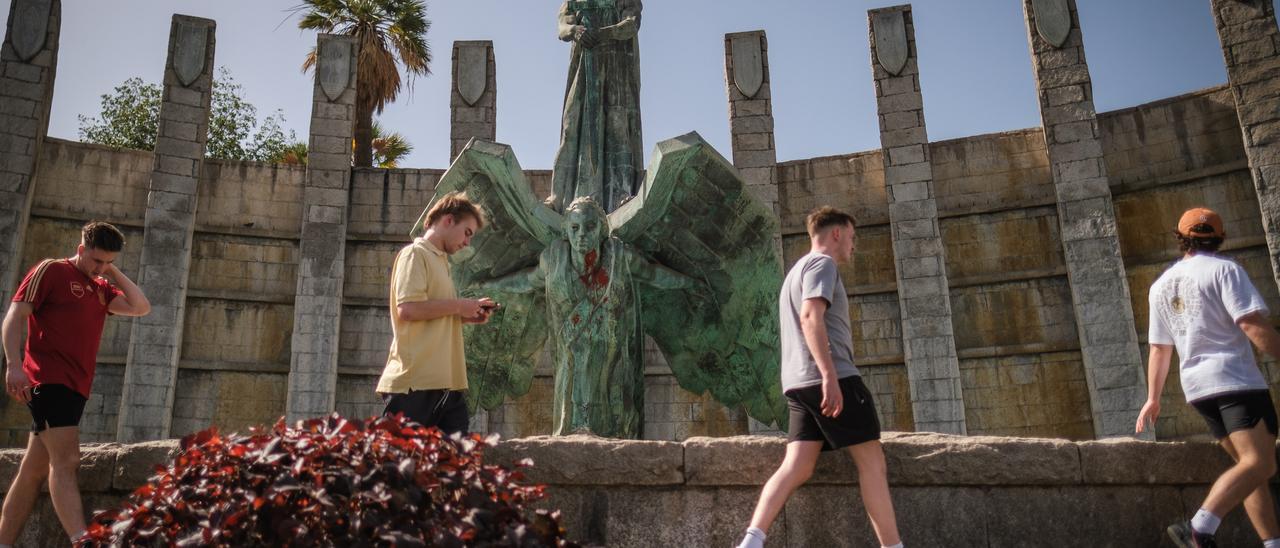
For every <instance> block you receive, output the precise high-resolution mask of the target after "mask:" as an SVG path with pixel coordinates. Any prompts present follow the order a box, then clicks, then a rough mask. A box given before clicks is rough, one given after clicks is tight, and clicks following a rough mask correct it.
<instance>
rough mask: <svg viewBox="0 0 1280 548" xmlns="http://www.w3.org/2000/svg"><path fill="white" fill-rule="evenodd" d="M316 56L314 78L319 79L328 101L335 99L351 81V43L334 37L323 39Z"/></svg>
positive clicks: (321, 89)
mask: <svg viewBox="0 0 1280 548" xmlns="http://www.w3.org/2000/svg"><path fill="white" fill-rule="evenodd" d="M316 57H317V58H318V59H316V79H317V80H319V81H320V91H323V92H324V95H325V97H328V98H329V100H330V101H337V100H338V97H341V96H342V92H344V91H346V90H347V84H348V83H350V81H351V43H350V42H348V41H346V40H342V39H336V38H330V39H328V40H324V41H322V42H321V43H320V48H319V51H317V52H316Z"/></svg>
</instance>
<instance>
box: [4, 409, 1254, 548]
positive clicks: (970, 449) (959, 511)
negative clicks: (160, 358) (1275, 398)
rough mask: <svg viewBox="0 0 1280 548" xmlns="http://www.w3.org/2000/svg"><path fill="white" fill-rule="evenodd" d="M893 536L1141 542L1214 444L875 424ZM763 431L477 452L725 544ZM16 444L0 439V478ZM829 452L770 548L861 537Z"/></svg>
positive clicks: (592, 511)
mask: <svg viewBox="0 0 1280 548" xmlns="http://www.w3.org/2000/svg"><path fill="white" fill-rule="evenodd" d="M884 446H885V453H886V456H887V458H888V463H889V478H890V483H891V484H892V485H893V498H894V505H895V509H896V511H897V515H898V523H899V527H900V528H901V529H902V531H903V535H904V539H905V540H906V541H907V542H908V543H911V544H912V545H916V546H1025V545H1069V546H1076V545H1079V546H1086V545H1088V546H1093V545H1101V546H1155V545H1159V544H1160V543H1161V542H1162V541H1163V535H1164V527H1165V526H1167V525H1169V524H1170V523H1173V522H1175V521H1178V520H1182V519H1186V518H1187V516H1189V515H1190V514H1191V512H1194V510H1195V509H1196V508H1197V507H1198V505H1199V503H1200V501H1201V500H1202V499H1203V497H1204V495H1205V493H1206V492H1207V490H1208V487H1209V484H1210V483H1211V482H1212V481H1213V479H1214V478H1216V477H1217V475H1218V474H1220V473H1221V472H1222V471H1223V470H1225V469H1226V467H1227V466H1228V465H1229V459H1228V458H1227V457H1226V455H1225V454H1224V453H1223V451H1222V450H1221V449H1220V448H1218V447H1217V446H1216V444H1213V443H1209V442H1176V443H1157V442H1143V441H1134V440H1123V439H1122V440H1107V441H1086V442H1071V441H1064V440H1055V439H1037V438H1000V437H982V436H972V437H969V436H953V435H944V434H930V433H918V434H916V433H889V434H886V435H885V439H884ZM177 449H178V444H177V441H176V440H166V441H156V442H147V443H139V444H132V445H119V444H90V445H85V446H84V447H83V448H82V455H83V467H82V468H81V471H80V482H81V485H82V489H83V492H84V497H85V501H86V502H85V505H86V508H89V509H94V510H96V509H101V508H104V507H106V506H108V505H114V504H117V503H118V502H119V501H120V500H121V499H123V498H125V497H126V496H127V495H128V493H129V492H131V491H132V490H133V489H135V488H137V487H138V486H140V485H142V483H143V482H145V481H146V478H147V477H149V476H150V475H151V474H152V473H153V472H154V470H155V467H156V465H159V464H162V463H164V462H166V461H168V460H169V459H170V458H171V457H172V456H174V455H175V454H176V453H177ZM785 450H786V441H785V440H784V439H782V438H778V437H763V436H739V437H732V438H690V439H689V440H687V441H685V442H683V443H675V442H661V441H628V440H608V439H603V438H596V437H590V436H566V437H559V438H556V437H546V436H543V437H534V438H522V439H514V440H508V441H504V442H502V443H500V444H499V445H498V446H497V447H495V448H492V449H490V450H489V451H488V455H487V460H488V461H490V462H493V463H499V464H510V463H514V462H516V461H519V460H521V459H525V458H528V459H532V460H533V461H534V466H533V467H532V468H530V469H528V474H527V475H528V476H529V478H530V480H531V481H534V482H539V483H545V484H547V486H548V489H547V492H548V493H549V494H550V498H549V499H548V500H546V501H544V502H542V503H540V505H541V506H544V507H549V508H559V509H561V510H562V511H563V513H564V516H565V517H564V523H565V526H566V527H567V528H568V530H569V533H570V536H571V538H573V539H574V540H577V541H583V542H589V543H594V544H602V545H608V546H658V545H661V546H730V545H733V544H734V543H735V542H736V541H737V540H738V538H737V537H738V536H739V535H741V533H742V530H743V529H744V528H745V527H746V524H747V521H748V520H749V519H750V517H751V512H752V510H753V508H754V505H755V499H756V497H757V496H758V495H759V491H760V487H761V486H762V485H763V484H764V482H765V481H766V480H767V479H768V478H769V476H770V475H771V474H772V473H773V471H774V469H775V468H776V467H777V466H778V464H779V463H780V462H781V460H782V456H783V454H784V453H785ZM21 456H22V451H21V450H17V449H8V450H0V474H3V475H6V476H7V477H4V478H0V489H7V487H8V480H9V478H11V477H12V476H13V474H14V473H16V471H17V467H18V463H19V462H20V460H21ZM856 483H857V470H856V469H855V467H854V466H853V464H852V462H851V461H850V459H849V458H848V457H847V456H846V455H844V454H843V453H841V452H829V453H826V454H824V455H823V456H822V458H821V459H820V461H819V464H818V469H817V470H816V472H815V473H814V476H813V478H812V479H811V480H810V481H809V483H807V484H806V485H805V486H804V487H802V488H801V489H799V490H798V491H797V492H796V494H795V495H794V496H793V497H792V498H791V500H790V502H788V504H787V506H786V508H785V509H784V511H783V513H782V515H781V516H780V517H779V520H778V521H777V522H775V524H774V526H773V527H772V528H771V529H770V531H769V541H770V542H769V545H770V546H836V545H839V546H850V545H855V546H862V545H873V542H874V535H873V532H872V530H871V525H870V522H869V521H868V520H867V518H866V513H865V510H864V509H863V506H862V501H861V497H860V494H859V491H858V488H857V486H856ZM57 523H58V522H57V518H56V517H55V516H54V514H53V511H52V508H51V506H50V505H49V504H48V501H47V500H42V501H40V502H39V503H38V504H37V505H36V511H35V513H34V514H33V517H32V522H31V523H29V524H28V526H27V528H26V531H25V532H24V534H23V537H22V538H21V539H20V543H22V544H25V545H45V544H46V543H47V542H51V541H52V540H54V539H57V538H58V536H59V527H58V525H57ZM1219 540H1220V542H1221V543H1222V545H1224V546H1235V545H1246V544H1256V540H1257V537H1256V536H1255V534H1254V533H1253V531H1252V529H1251V528H1250V526H1249V524H1248V521H1247V519H1246V518H1245V517H1244V515H1243V512H1234V513H1232V514H1231V515H1229V516H1228V517H1227V519H1226V520H1225V521H1224V525H1223V529H1221V530H1220V533H1219Z"/></svg>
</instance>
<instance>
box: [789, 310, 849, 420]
mask: <svg viewBox="0 0 1280 548" xmlns="http://www.w3.org/2000/svg"><path fill="white" fill-rule="evenodd" d="M827 307H828V304H827V300H826V299H823V298H821V297H812V298H808V299H805V300H804V302H803V303H801V304H800V330H801V331H802V332H804V342H805V344H806V345H807V346H808V347H809V353H810V354H813V361H814V363H816V364H817V365H818V373H819V374H820V375H822V413H823V414H825V415H827V416H829V417H836V416H839V415H840V412H841V411H842V410H843V409H844V396H843V394H841V393H840V387H839V383H838V381H839V379H837V378H836V363H835V360H834V359H832V358H831V341H830V339H829V338H828V337H827V322H826V319H825V318H824V317H823V316H825V315H826V313H827Z"/></svg>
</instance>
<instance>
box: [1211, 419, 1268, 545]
mask: <svg viewBox="0 0 1280 548" xmlns="http://www.w3.org/2000/svg"><path fill="white" fill-rule="evenodd" d="M1222 448H1223V449H1224V450H1226V452H1227V454H1228V455H1231V458H1232V460H1235V461H1236V462H1240V454H1239V453H1237V452H1236V448H1235V445H1233V444H1232V443H1231V438H1229V437H1228V438H1224V439H1223V440H1222ZM1268 479H1270V478H1268ZM1270 483H1271V482H1270V481H1264V482H1263V483H1262V485H1259V486H1258V488H1257V489H1254V490H1253V491H1252V492H1251V493H1249V496H1247V497H1245V498H1244V511H1245V513H1246V514H1248V515H1249V521H1250V522H1251V523H1253V529H1254V530H1255V531H1257V532H1258V536H1259V537H1261V538H1262V539H1263V540H1267V539H1272V538H1276V537H1280V523H1277V522H1276V510H1275V508H1276V507H1275V503H1274V502H1273V501H1272V497H1271V485H1270Z"/></svg>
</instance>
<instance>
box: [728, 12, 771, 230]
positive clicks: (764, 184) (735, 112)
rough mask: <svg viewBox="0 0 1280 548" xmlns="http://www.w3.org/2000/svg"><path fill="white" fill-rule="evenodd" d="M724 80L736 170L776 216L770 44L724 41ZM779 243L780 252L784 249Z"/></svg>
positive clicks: (759, 36) (741, 37) (758, 38)
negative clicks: (770, 90)
mask: <svg viewBox="0 0 1280 548" xmlns="http://www.w3.org/2000/svg"><path fill="white" fill-rule="evenodd" d="M724 80H725V91H726V92H727V93H728V95H729V133H730V134H731V136H732V137H733V165H734V167H736V168H738V172H739V173H741V174H742V179H743V181H744V182H745V183H746V184H747V189H749V190H750V191H751V193H752V194H754V195H755V197H756V199H758V200H760V201H761V202H763V203H764V205H766V206H768V207H769V209H771V210H772V211H773V213H774V214H775V215H777V214H778V175H777V169H776V166H777V164H778V154H777V147H775V146H774V142H773V99H772V95H771V94H770V93H769V41H768V39H767V38H765V35H764V31H763V30H754V31H750V32H733V33H729V34H726V35H724ZM781 247H782V245H781V240H779V244H778V248H779V249H781Z"/></svg>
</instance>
